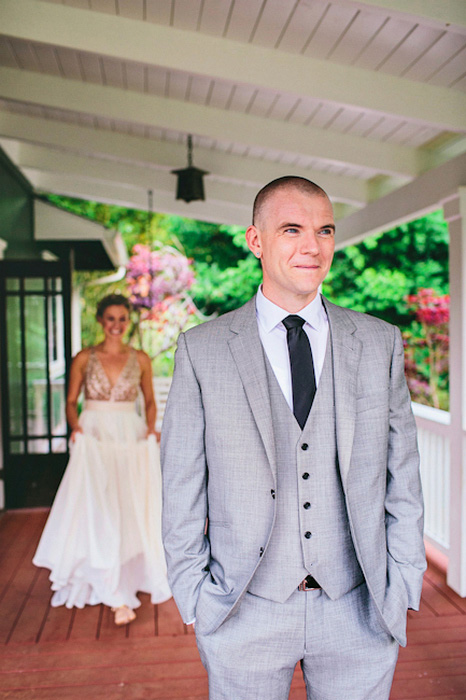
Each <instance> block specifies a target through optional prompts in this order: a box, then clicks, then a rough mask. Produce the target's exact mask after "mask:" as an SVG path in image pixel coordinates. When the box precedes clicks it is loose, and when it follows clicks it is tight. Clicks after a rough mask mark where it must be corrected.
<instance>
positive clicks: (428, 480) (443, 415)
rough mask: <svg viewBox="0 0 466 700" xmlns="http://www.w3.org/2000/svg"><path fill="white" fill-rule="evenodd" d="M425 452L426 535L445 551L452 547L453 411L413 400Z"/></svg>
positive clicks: (423, 470)
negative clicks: (451, 417)
mask: <svg viewBox="0 0 466 700" xmlns="http://www.w3.org/2000/svg"><path fill="white" fill-rule="evenodd" d="M413 411H414V415H415V417H416V424H417V428H418V442H419V452H420V455H421V479H422V488H423V491H424V503H425V526H424V530H425V534H426V537H427V539H428V540H429V541H430V542H431V543H432V544H433V545H434V546H435V547H436V548H437V549H438V550H439V551H441V552H442V553H443V554H448V551H449V547H450V437H451V428H450V414H449V413H448V411H440V410H439V409H436V408H430V407H429V406H423V405H422V404H419V403H413Z"/></svg>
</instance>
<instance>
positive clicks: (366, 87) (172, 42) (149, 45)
mask: <svg viewBox="0 0 466 700" xmlns="http://www.w3.org/2000/svg"><path fill="white" fill-rule="evenodd" d="M424 4H425V5H429V4H430V3H426V2H425V0H424ZM0 26H1V27H2V29H1V31H2V33H3V34H5V35H6V36H10V37H16V38H20V39H25V40H29V41H37V42H42V43H45V44H50V45H54V46H60V47H65V48H69V49H74V50H77V51H88V52H92V53H95V54H99V55H102V56H108V57H112V58H117V59H120V60H123V61H137V62H139V63H143V64H145V65H149V66H159V67H165V68H167V69H169V70H178V71H184V72H188V73H190V74H196V75H203V76H208V77H209V78H217V79H220V80H227V81H229V82H231V83H232V84H236V83H237V82H238V78H239V77H240V79H241V82H242V83H245V82H246V83H248V84H252V85H255V86H262V87H263V88H267V89H270V90H274V91H277V92H286V93H292V94H295V95H298V96H305V97H309V98H312V99H319V100H322V101H325V102H331V103H334V104H339V105H346V106H351V107H353V108H357V109H361V110H369V111H373V112H380V113H383V114H391V115H396V116H398V117H400V118H403V119H406V120H408V121H416V122H420V123H422V124H428V125H431V126H436V127H438V128H441V129H444V130H448V131H454V132H455V131H459V132H462V131H464V130H465V123H464V114H465V112H466V96H465V95H464V94H462V93H461V92H460V91H455V90H449V89H447V88H443V87H438V86H434V85H427V84H425V83H421V82H413V81H411V80H408V79H406V78H399V77H396V76H391V75H387V74H384V73H380V72H376V71H370V70H366V69H362V68H356V67H355V66H349V65H342V64H335V63H331V62H329V61H324V60H319V59H315V58H309V57H305V56H301V55H296V54H291V53H287V52H284V51H279V50H277V49H268V48H263V47H259V46H253V45H251V44H246V43H240V42H237V41H231V40H228V39H225V38H218V37H213V36H209V35H206V34H200V33H199V32H188V31H185V30H181V29H175V28H173V27H165V26H161V25H156V24H152V23H149V22H141V21H136V20H131V19H126V18H124V17H120V16H113V15H109V14H104V13H100V12H92V13H91V12H90V11H89V10H82V9H78V8H75V7H68V6H66V5H59V4H52V3H47V2H37V0H2V2H1V3H0Z"/></svg>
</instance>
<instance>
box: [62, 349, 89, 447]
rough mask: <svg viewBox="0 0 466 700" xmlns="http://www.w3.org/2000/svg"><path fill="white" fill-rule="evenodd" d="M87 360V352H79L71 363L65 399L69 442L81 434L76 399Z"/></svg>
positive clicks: (82, 380)
mask: <svg viewBox="0 0 466 700" xmlns="http://www.w3.org/2000/svg"><path fill="white" fill-rule="evenodd" d="M88 359H89V350H81V352H79V353H78V354H77V355H76V357H75V358H74V360H73V362H72V363H71V369H70V381H69V384H68V395H67V397H66V420H67V421H68V425H69V426H70V428H71V436H70V439H71V442H74V441H75V439H76V434H77V433H82V428H81V426H80V425H79V422H78V398H79V394H80V393H81V387H82V385H83V382H84V370H85V369H86V365H87V362H88Z"/></svg>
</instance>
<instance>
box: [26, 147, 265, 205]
mask: <svg viewBox="0 0 466 700" xmlns="http://www.w3.org/2000/svg"><path fill="white" fill-rule="evenodd" d="M15 163H16V165H17V166H18V167H19V168H20V169H21V170H24V169H32V170H36V171H41V172H50V173H54V174H55V175H70V176H72V177H76V178H78V179H80V180H88V181H89V183H92V182H95V181H97V182H103V183H106V182H108V183H114V184H119V185H122V186H124V187H127V188H128V189H132V188H134V189H141V190H143V191H145V192H147V190H149V189H152V190H154V192H155V193H157V194H158V193H160V194H161V195H165V196H170V195H172V194H173V193H174V192H175V189H176V176H175V175H172V174H171V173H170V172H168V171H167V170H156V169H154V168H150V169H149V168H146V167H141V166H139V165H133V164H129V163H117V162H115V161H110V160H103V159H101V158H93V157H88V156H81V155H76V154H75V153H69V152H68V153H66V152H64V151H59V150H57V149H52V148H47V147H44V146H33V145H31V144H20V146H19V149H18V150H17V158H16V160H15ZM204 189H205V195H206V199H208V200H209V201H213V202H221V203H222V204H223V203H225V204H227V205H233V206H245V205H246V206H249V208H250V210H251V211H252V205H253V202H254V197H255V195H256V193H257V188H256V187H247V186H245V185H238V184H233V183H228V184H225V183H223V182H218V181H215V180H212V178H210V177H209V176H207V177H205V178H204Z"/></svg>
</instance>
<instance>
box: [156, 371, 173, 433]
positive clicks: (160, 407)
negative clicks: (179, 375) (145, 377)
mask: <svg viewBox="0 0 466 700" xmlns="http://www.w3.org/2000/svg"><path fill="white" fill-rule="evenodd" d="M153 383H154V394H155V400H156V402H157V420H156V422H155V427H156V429H157V430H160V429H161V427H162V420H163V414H164V413H165V405H166V403H167V398H168V392H169V391H170V386H171V383H172V378H171V377H154V382H153Z"/></svg>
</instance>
